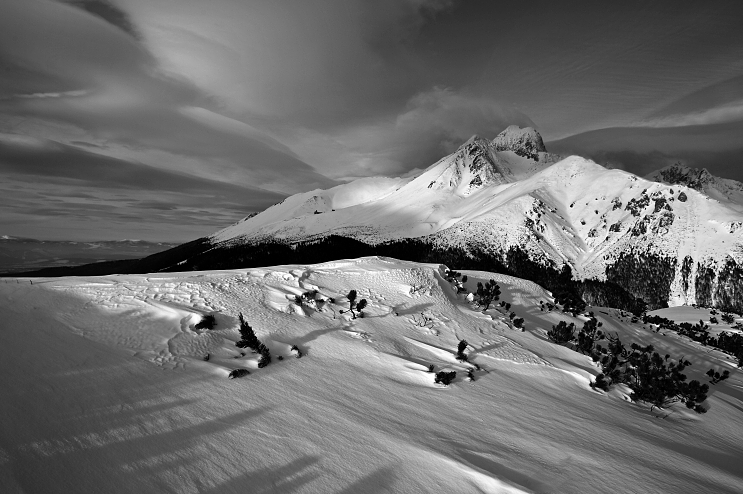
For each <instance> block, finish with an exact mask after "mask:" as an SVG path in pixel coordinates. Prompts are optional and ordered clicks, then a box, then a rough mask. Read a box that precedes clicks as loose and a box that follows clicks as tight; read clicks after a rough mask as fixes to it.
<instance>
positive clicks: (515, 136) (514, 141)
mask: <svg viewBox="0 0 743 494" xmlns="http://www.w3.org/2000/svg"><path fill="white" fill-rule="evenodd" d="M492 145H493V146H494V147H495V150H496V151H513V152H514V153H516V154H518V155H519V156H523V157H525V158H531V159H533V160H536V161H538V160H539V154H538V153H540V152H541V153H546V152H547V148H546V147H545V146H544V141H542V136H541V135H539V132H537V130H536V129H534V128H533V127H524V128H521V127H519V126H518V125H509V126H508V127H507V128H506V129H505V130H504V131H503V132H501V133H500V134H498V135H497V136H496V137H495V139H493V143H492Z"/></svg>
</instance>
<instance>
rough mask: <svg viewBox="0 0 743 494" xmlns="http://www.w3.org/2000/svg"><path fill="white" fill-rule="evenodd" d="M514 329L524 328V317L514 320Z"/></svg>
mask: <svg viewBox="0 0 743 494" xmlns="http://www.w3.org/2000/svg"><path fill="white" fill-rule="evenodd" d="M513 325H514V327H517V328H519V329H521V328H523V327H524V318H523V317H517V318H516V319H514V320H513Z"/></svg>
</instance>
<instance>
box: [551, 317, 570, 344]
mask: <svg viewBox="0 0 743 494" xmlns="http://www.w3.org/2000/svg"><path fill="white" fill-rule="evenodd" d="M547 338H549V339H550V340H552V341H554V342H555V343H557V344H558V345H564V344H566V343H570V342H571V341H573V339H574V338H575V323H572V322H571V323H570V324H568V323H566V322H565V321H560V322H558V323H557V326H552V329H551V330H550V331H547Z"/></svg>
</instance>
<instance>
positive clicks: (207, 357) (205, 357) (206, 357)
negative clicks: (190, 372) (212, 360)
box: [204, 353, 209, 362]
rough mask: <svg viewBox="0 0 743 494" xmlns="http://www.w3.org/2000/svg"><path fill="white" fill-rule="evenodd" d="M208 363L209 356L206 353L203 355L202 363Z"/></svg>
mask: <svg viewBox="0 0 743 494" xmlns="http://www.w3.org/2000/svg"><path fill="white" fill-rule="evenodd" d="M208 361H209V354H208V353H207V354H206V355H204V362H208Z"/></svg>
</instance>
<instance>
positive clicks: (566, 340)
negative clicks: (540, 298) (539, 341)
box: [547, 313, 725, 413]
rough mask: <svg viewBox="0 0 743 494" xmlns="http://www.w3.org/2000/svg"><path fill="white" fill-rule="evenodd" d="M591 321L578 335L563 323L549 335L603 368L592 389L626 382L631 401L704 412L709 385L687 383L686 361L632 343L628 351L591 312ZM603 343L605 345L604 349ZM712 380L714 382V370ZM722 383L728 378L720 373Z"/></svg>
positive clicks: (589, 320)
mask: <svg viewBox="0 0 743 494" xmlns="http://www.w3.org/2000/svg"><path fill="white" fill-rule="evenodd" d="M589 315H590V318H589V319H588V320H587V321H585V322H584V323H583V328H582V329H581V330H580V331H579V332H578V334H577V336H576V335H575V324H573V323H570V324H567V323H566V322H565V321H560V322H559V323H558V324H557V325H556V326H552V330H551V331H549V332H548V333H547V336H548V338H549V339H550V340H552V341H554V342H555V343H559V344H562V345H567V344H572V345H573V348H574V349H575V350H576V351H579V352H581V353H583V354H584V355H590V356H591V358H592V359H593V361H594V362H597V363H598V364H599V365H600V366H601V373H600V374H599V375H598V376H596V380H595V381H594V382H592V383H591V386H592V387H593V388H599V389H602V390H604V391H608V389H609V387H610V386H611V385H613V384H619V383H623V384H626V385H627V386H629V388H630V389H631V390H632V393H631V394H630V398H631V399H632V401H644V402H646V403H650V404H651V405H652V406H653V407H659V408H664V407H667V406H669V405H671V404H672V403H675V402H678V401H681V402H683V403H684V404H685V405H686V406H687V407H688V408H690V409H692V410H694V411H695V412H697V413H705V412H706V410H705V409H704V407H702V406H701V403H702V402H703V401H704V400H706V399H707V391H708V390H709V386H707V385H706V384H701V383H700V382H699V381H696V380H694V381H691V382H687V380H686V375H685V374H683V370H684V369H685V368H686V367H688V366H689V365H691V363H690V362H689V361H688V360H684V359H683V358H681V359H679V360H678V361H675V360H672V359H671V356H670V355H665V356H661V355H660V354H659V353H658V352H656V351H655V350H654V348H653V346H652V345H647V346H641V345H638V344H637V343H632V344H631V345H630V349H627V348H625V346H624V345H623V344H622V342H621V340H620V339H619V337H618V336H616V335H610V334H607V333H604V332H603V331H601V330H600V329H599V328H600V327H601V322H600V321H598V320H597V319H596V317H594V315H593V313H589ZM600 342H605V346H604V345H602V344H601V343H600ZM712 372H713V373H712V375H710V374H709V373H708V375H710V377H711V378H712V379H713V380H714V379H715V377H716V376H715V374H714V371H712ZM717 377H718V380H717V381H715V382H719V381H721V380H722V379H725V377H722V375H719V374H718V376H717Z"/></svg>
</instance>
